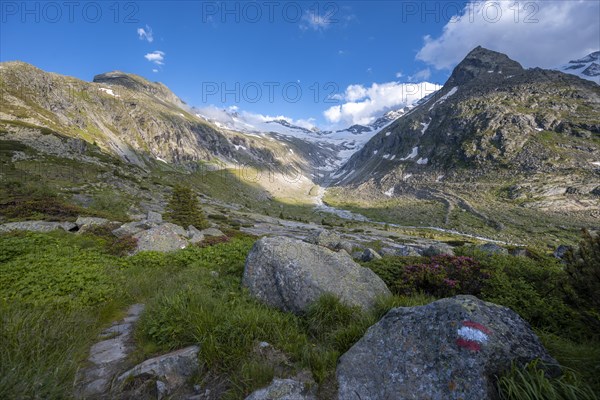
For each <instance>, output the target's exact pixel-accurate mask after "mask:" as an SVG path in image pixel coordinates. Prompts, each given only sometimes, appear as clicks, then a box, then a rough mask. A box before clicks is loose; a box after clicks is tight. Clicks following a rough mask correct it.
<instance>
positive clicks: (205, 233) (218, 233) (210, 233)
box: [200, 228, 225, 236]
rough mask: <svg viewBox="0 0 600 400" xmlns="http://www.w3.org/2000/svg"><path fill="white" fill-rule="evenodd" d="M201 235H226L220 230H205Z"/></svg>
mask: <svg viewBox="0 0 600 400" xmlns="http://www.w3.org/2000/svg"><path fill="white" fill-rule="evenodd" d="M200 233H201V234H203V235H204V236H225V234H224V233H223V232H221V231H220V230H218V229H216V228H208V229H203V230H201V231H200Z"/></svg>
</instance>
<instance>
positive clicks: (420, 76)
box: [408, 68, 431, 82]
mask: <svg viewBox="0 0 600 400" xmlns="http://www.w3.org/2000/svg"><path fill="white" fill-rule="evenodd" d="M430 77H431V70H430V69H429V68H425V69H422V70H420V71H418V72H416V73H415V74H413V75H410V76H409V77H408V80H409V81H410V82H416V81H425V80H427V79H429V78H430Z"/></svg>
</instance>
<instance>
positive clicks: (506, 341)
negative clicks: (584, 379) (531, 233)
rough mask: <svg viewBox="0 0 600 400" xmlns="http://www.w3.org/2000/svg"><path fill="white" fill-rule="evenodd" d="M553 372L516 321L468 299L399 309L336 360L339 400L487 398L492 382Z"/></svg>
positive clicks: (552, 362) (534, 338)
mask: <svg viewBox="0 0 600 400" xmlns="http://www.w3.org/2000/svg"><path fill="white" fill-rule="evenodd" d="M537 358H539V359H541V360H542V361H543V362H545V363H548V364H550V365H553V366H554V367H550V369H549V373H550V374H557V373H558V372H559V370H558V367H556V365H557V363H556V361H555V360H554V359H553V358H552V357H550V355H549V354H548V353H547V351H546V350H545V349H544V347H543V346H542V344H541V343H540V341H539V339H538V337H537V336H536V335H535V334H534V333H533V331H532V330H531V327H530V326H529V324H528V323H527V322H525V321H524V320H523V319H522V318H521V317H519V315H517V314H516V313H515V312H513V311H511V310H510V309H508V308H506V307H501V306H498V305H495V304H492V303H486V302H483V301H481V300H479V299H477V298H476V297H473V296H456V297H452V298H447V299H442V300H438V301H435V302H433V303H431V304H428V305H426V306H420V307H400V308H395V309H393V310H391V311H390V312H388V313H387V314H386V315H385V316H384V317H383V318H382V319H381V320H380V321H379V322H378V323H377V324H375V325H373V326H372V327H371V328H369V330H368V331H367V333H366V334H365V336H364V337H363V338H362V339H360V340H359V341H358V342H357V343H356V344H355V345H354V346H353V347H352V348H351V349H350V350H349V351H348V352H346V353H345V354H344V355H343V356H342V357H341V358H340V360H339V363H338V368H337V381H338V386H339V392H338V398H339V399H340V400H354V399H357V400H358V399H461V398H462V399H492V398H495V389H494V384H493V382H494V376H495V375H498V374H500V373H501V372H503V371H505V370H507V369H509V368H510V366H511V363H512V362H513V361H514V362H517V363H518V364H524V363H527V362H529V361H531V360H534V359H537Z"/></svg>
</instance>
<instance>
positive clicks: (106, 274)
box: [0, 232, 119, 308]
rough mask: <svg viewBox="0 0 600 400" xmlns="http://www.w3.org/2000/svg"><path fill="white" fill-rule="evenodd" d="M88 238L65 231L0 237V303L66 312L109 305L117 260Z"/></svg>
mask: <svg viewBox="0 0 600 400" xmlns="http://www.w3.org/2000/svg"><path fill="white" fill-rule="evenodd" d="M67 236H71V237H69V238H66V237H67ZM86 240H88V241H86ZM89 240H90V239H89V238H87V239H86V238H82V237H75V235H71V234H68V233H65V232H57V233H55V234H53V235H43V234H35V233H16V234H11V235H1V236H0V259H3V260H4V262H3V263H2V264H0V299H2V300H5V301H19V302H21V303H23V304H32V305H44V304H49V305H54V306H57V305H60V306H65V307H67V308H80V307H83V306H93V305H97V304H100V303H104V302H108V301H110V300H111V299H113V298H114V295H115V293H116V288H115V280H117V279H119V271H118V268H115V266H116V265H117V264H118V262H117V261H116V260H115V259H114V258H112V257H111V256H109V255H107V254H106V253H104V252H103V251H102V250H99V249H98V242H97V241H92V242H89Z"/></svg>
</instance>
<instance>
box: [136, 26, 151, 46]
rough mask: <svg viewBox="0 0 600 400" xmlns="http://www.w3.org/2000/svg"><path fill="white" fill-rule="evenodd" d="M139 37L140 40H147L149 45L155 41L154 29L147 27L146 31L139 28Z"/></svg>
mask: <svg viewBox="0 0 600 400" xmlns="http://www.w3.org/2000/svg"><path fill="white" fill-rule="evenodd" d="M137 34H138V37H139V38H140V40H147V41H148V43H152V42H153V41H154V35H153V34H152V28H150V27H149V26H148V25H146V29H144V28H138V30H137Z"/></svg>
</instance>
